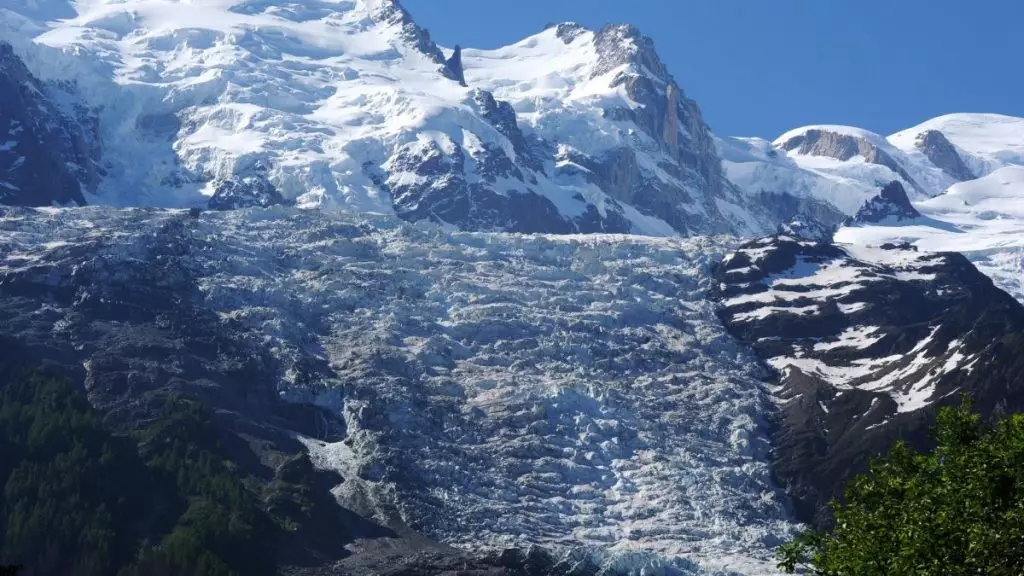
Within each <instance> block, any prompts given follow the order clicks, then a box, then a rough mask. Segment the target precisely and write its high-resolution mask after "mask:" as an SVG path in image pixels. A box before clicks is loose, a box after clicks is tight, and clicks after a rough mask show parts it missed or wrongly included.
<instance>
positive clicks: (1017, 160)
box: [718, 114, 1024, 216]
mask: <svg viewBox="0 0 1024 576" xmlns="http://www.w3.org/2000/svg"><path fill="white" fill-rule="evenodd" d="M718 147H719V149H720V151H721V154H722V159H723V164H724V166H725V170H726V174H727V176H728V178H729V179H730V180H731V181H732V182H733V183H735V184H736V185H737V186H738V187H739V188H740V189H742V190H744V191H746V192H747V193H748V194H758V193H761V192H782V191H787V190H788V191H790V193H792V194H794V195H797V196H800V197H811V198H817V199H820V200H824V201H826V202H829V203H830V204H832V205H833V206H835V207H836V208H838V209H839V210H841V211H843V212H844V213H846V214H847V215H849V216H853V215H855V214H856V213H857V211H858V210H860V208H861V207H862V206H863V205H864V203H865V202H867V201H868V200H870V199H871V198H873V197H874V196H875V194H877V193H878V190H880V189H881V188H883V187H884V186H886V185H887V184H888V183H890V182H893V181H898V182H900V183H901V184H902V185H903V187H904V188H905V189H906V190H907V193H908V196H909V197H910V199H911V200H912V201H921V200H926V199H928V198H931V197H934V196H937V195H939V194H942V193H943V192H945V191H946V190H947V189H949V187H950V186H953V185H954V184H957V183H958V182H965V181H969V180H973V179H976V178H979V177H982V176H985V175H987V174H990V173H991V172H993V171H995V170H997V169H999V168H1002V167H1006V166H1015V165H1024V119H1021V118H1014V117H1011V116H1000V115H998V114H951V115H948V116H942V117H939V118H935V119H933V120H929V121H928V122H925V123H923V124H921V125H919V126H916V127H914V128H910V129H907V130H904V131H901V132H898V133H896V134H893V135H891V136H889V137H883V136H880V135H878V134H875V133H873V132H869V131H867V130H863V129H860V128H854V127H850V126H827V125H823V126H807V127H803V128H798V129H795V130H791V131H789V132H787V133H786V134H783V135H782V136H780V137H779V138H777V139H776V140H775V141H774V142H768V141H766V140H762V139H759V138H718Z"/></svg>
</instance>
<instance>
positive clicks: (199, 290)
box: [0, 207, 795, 574]
mask: <svg viewBox="0 0 1024 576" xmlns="http://www.w3.org/2000/svg"><path fill="white" fill-rule="evenodd" d="M172 222H177V224H175V225H173V226H172V225H170V223H172ZM168 231H173V233H174V234H179V235H184V236H182V237H181V238H177V237H175V238H174V239H170V238H169V239H166V240H165V239H161V235H162V234H168V233H171V232H168ZM0 238H2V243H0V245H2V246H3V251H4V252H3V254H4V257H3V259H2V260H0V266H2V270H0V272H2V273H3V274H4V275H5V276H10V277H11V278H21V277H25V278H43V277H45V278H48V279H49V280H46V282H48V283H49V284H52V285H53V286H54V287H55V288H54V289H57V287H59V286H62V285H63V283H64V282H71V280H70V278H72V277H73V270H72V266H71V264H72V262H81V261H82V259H83V258H85V256H84V255H85V254H87V253H91V252H92V251H96V250H98V251H99V252H96V253H95V255H94V256H90V257H89V258H97V259H99V260H98V261H102V262H104V263H105V264H104V267H103V269H104V270H111V271H116V270H118V269H119V267H118V266H117V265H116V263H117V262H119V261H121V260H132V261H135V260H138V259H139V258H145V255H144V254H142V253H140V252H139V249H138V248H137V247H138V246H143V245H145V246H149V245H154V243H155V245H162V244H164V243H173V244H175V245H180V246H181V250H182V251H181V252H177V253H176V254H177V255H175V256H174V257H173V258H174V259H175V260H177V261H176V262H174V263H168V265H169V264H173V266H174V267H175V269H178V268H180V269H182V270H188V271H189V275H190V277H192V278H194V280H192V281H191V282H194V285H195V287H196V290H195V291H192V290H183V291H179V292H178V293H180V294H185V295H188V294H194V295H195V296H194V297H196V298H199V300H198V303H197V304H196V305H197V306H200V307H202V308H203V309H206V310H209V311H211V312H215V313H216V314H217V315H218V316H219V317H220V318H221V322H222V329H223V330H226V331H230V332H231V333H233V334H236V335H237V337H238V338H242V339H245V340H247V341H249V342H251V343H252V346H253V347H254V349H260V350H266V351H268V353H269V354H270V355H271V356H272V357H273V358H276V363H277V366H278V368H277V369H278V370H279V373H278V375H277V377H278V381H279V390H280V394H281V395H282V396H283V397H284V398H286V399H289V400H291V401H305V402H317V403H319V404H320V405H322V406H325V407H328V408H329V409H330V410H331V411H332V412H333V413H334V414H335V415H336V416H337V417H338V419H339V422H343V424H337V425H335V429H334V430H332V431H330V434H329V435H327V436H323V437H322V438H323V440H326V441H330V442H336V441H338V440H342V439H343V443H340V444H326V443H325V442H324V441H322V440H317V439H315V438H310V439H307V440H306V442H307V445H309V446H310V447H311V449H312V451H313V453H314V455H315V456H316V458H317V459H318V461H320V463H321V465H323V466H327V467H333V468H337V469H339V470H340V471H341V472H342V475H343V477H344V478H345V482H344V483H343V484H342V485H341V486H339V487H338V488H337V489H336V491H335V492H336V493H337V494H338V495H339V496H340V497H341V498H342V501H343V503H344V504H345V505H347V506H348V507H350V508H352V509H354V510H357V511H359V512H361V513H363V514H366V515H368V516H376V517H377V518H378V519H379V520H382V521H385V522H387V523H388V524H389V525H392V526H396V527H409V528H412V529H414V530H417V531H422V532H425V533H427V534H429V535H431V536H434V537H437V538H439V539H441V540H442V541H444V542H447V543H451V544H455V545H458V546H461V547H465V548H468V549H472V550H478V549H481V548H484V549H487V548H499V549H500V548H503V547H506V546H511V545H528V544H531V543H536V544H542V545H547V546H551V547H554V548H563V549H567V550H571V549H581V550H583V551H587V550H589V551H590V555H591V557H593V558H601V559H603V561H605V562H608V563H611V564H615V563H619V564H618V565H631V566H632V565H634V564H635V563H640V564H644V563H650V562H654V564H652V566H653V565H657V563H658V562H660V561H657V560H656V558H657V557H664V558H671V557H681V558H683V559H685V561H686V562H695V563H697V564H699V566H700V567H701V568H700V571H701V572H702V573H707V571H715V570H729V571H734V572H739V573H745V574H770V573H774V572H775V570H774V568H773V561H772V558H771V548H772V547H773V546H774V545H775V544H776V543H777V542H779V541H780V539H783V538H786V537H787V536H788V535H790V534H791V533H792V531H793V530H794V529H795V525H794V524H792V523H791V522H790V521H789V520H788V516H787V513H786V510H785V508H784V504H783V501H782V496H781V494H780V493H779V492H777V490H776V488H775V487H774V486H773V484H772V482H771V479H770V476H769V468H768V462H767V458H768V448H769V447H768V443H767V440H766V434H767V433H766V430H765V428H766V426H765V422H764V420H763V418H764V417H765V415H766V414H768V413H770V411H771V410H772V405H771V403H770V401H769V400H768V399H767V395H766V392H765V390H764V385H763V382H762V381H761V379H762V378H764V377H766V374H764V373H763V372H762V369H761V368H759V367H758V364H757V362H756V359H755V358H754V356H753V355H752V352H751V351H750V350H749V349H748V348H745V347H744V346H742V345H740V344H739V343H737V341H735V340H734V339H733V338H731V337H730V336H728V335H727V334H726V332H725V330H724V328H723V326H722V325H721V323H720V322H719V321H718V319H717V318H716V316H715V314H714V309H713V304H712V303H711V302H709V301H708V300H707V293H708V290H709V288H710V287H711V283H712V280H711V278H710V268H711V267H712V265H713V264H714V263H715V262H716V261H717V260H718V259H719V257H720V256H721V254H722V253H723V252H724V251H725V250H727V249H728V248H729V247H730V246H731V243H730V242H729V241H727V240H721V239H718V240H716V239H708V238H693V239H688V240H683V239H666V238H644V237H630V236H609V235H593V236H545V235H536V236H522V235H509V234H481V233H454V232H448V231H445V230H443V229H440V228H437V227H434V226H432V225H424V224H418V225H412V224H407V223H402V222H401V221H399V220H397V219H395V218H393V217H383V216H382V217H365V216H356V215H343V214H336V213H324V212H320V211H303V210H298V209H294V208H280V207H279V208H272V209H267V210H261V209H251V210H238V211H234V212H225V213H206V214H203V215H201V216H200V217H198V218H193V217H190V216H189V214H188V213H187V212H183V211H154V210H134V209H133V210H127V211H124V210H114V209H111V208H101V207H90V208H83V209H75V210H38V211H30V210H24V209H19V210H8V211H6V212H5V213H3V217H2V218H0ZM98 239H103V241H102V242H99V240H98ZM76 246H77V247H80V248H74V247H76ZM69 254H70V255H74V254H78V255H77V256H75V257H74V260H73V261H72V260H68V258H70V256H69ZM161 258H165V257H164V256H161ZM65 261H66V264H67V268H66V269H65V268H64V264H61V262H65ZM65 277H67V278H68V280H65V279H64V278H65ZM75 278H77V277H75ZM90 278H92V279H91V280H90V282H92V283H94V284H97V286H96V288H89V289H88V290H89V291H90V292H92V291H95V290H98V291H99V293H101V294H102V293H105V292H106V289H105V288H103V286H104V284H103V283H104V282H111V283H112V287H111V293H113V294H116V293H117V289H116V286H117V285H119V284H118V283H125V282H126V283H127V285H131V284H132V283H133V281H132V279H131V278H120V277H118V278H110V279H108V280H105V279H104V277H103V276H100V275H96V276H94V277H90ZM79 280H81V279H80V278H79V279H78V280H75V281H79ZM188 297H190V298H191V297H193V296H188ZM48 314H49V317H53V318H55V319H59V318H60V317H61V316H62V314H72V312H71V311H70V309H69V311H67V312H60V311H59V310H58V309H56V308H55V309H52V310H51V311H50V312H49V313H48ZM215 317H216V316H215ZM581 547H582V548H581ZM652 555H653V556H652ZM684 564H685V563H684Z"/></svg>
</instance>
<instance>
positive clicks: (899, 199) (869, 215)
mask: <svg viewBox="0 0 1024 576" xmlns="http://www.w3.org/2000/svg"><path fill="white" fill-rule="evenodd" d="M920 217H921V213H920V212H918V211H917V209H916V208H914V206H913V204H911V203H910V199H909V198H907V191H906V190H904V189H903V185H902V184H900V183H899V182H897V181H895V180H894V181H892V182H890V183H889V184H887V185H886V186H885V188H882V191H881V192H879V193H878V195H877V196H875V197H874V198H872V199H871V200H868V201H867V202H866V203H865V204H864V207H863V208H861V209H860V210H859V211H858V212H857V215H856V216H854V217H853V220H852V223H853V224H882V223H885V222H900V221H903V220H913V219H915V218H920Z"/></svg>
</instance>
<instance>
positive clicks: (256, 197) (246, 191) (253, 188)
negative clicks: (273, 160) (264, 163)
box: [208, 175, 294, 210]
mask: <svg viewBox="0 0 1024 576" xmlns="http://www.w3.org/2000/svg"><path fill="white" fill-rule="evenodd" d="M293 203H294V202H291V201H289V200H286V199H285V198H284V197H283V196H281V193H280V192H278V191H277V188H275V187H274V185H273V184H271V183H270V181H269V180H268V179H267V177H266V176H264V175H255V176H245V177H237V178H230V179H228V180H225V181H223V182H221V183H220V184H218V185H217V190H216V192H214V194H213V196H212V197H211V198H210V202H209V205H208V206H209V208H210V210H237V209H239V208H254V207H260V208H267V207H269V206H276V205H278V204H293Z"/></svg>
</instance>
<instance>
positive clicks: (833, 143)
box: [781, 128, 926, 193]
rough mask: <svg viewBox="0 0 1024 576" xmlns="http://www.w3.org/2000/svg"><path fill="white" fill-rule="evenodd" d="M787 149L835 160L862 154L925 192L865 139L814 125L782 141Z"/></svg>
mask: <svg viewBox="0 0 1024 576" xmlns="http://www.w3.org/2000/svg"><path fill="white" fill-rule="evenodd" d="M781 146H782V148H783V149H785V150H786V151H796V152H797V153H799V154H804V155H808V156H827V157H829V158H835V159H836V160H843V161H845V160H849V159H850V158H853V157H854V156H863V157H864V161H865V162H869V163H871V164H878V165H880V166H885V167H886V168H888V169H890V170H892V171H893V172H894V173H896V174H898V175H899V177H900V178H903V180H905V181H906V182H908V183H909V184H910V185H911V186H913V187H914V189H915V190H918V191H920V192H922V193H926V190H925V189H924V188H922V187H921V186H920V185H919V184H918V183H917V182H916V181H915V180H914V178H913V177H912V176H911V175H910V174H909V173H908V172H907V171H906V169H905V168H903V166H901V165H900V163H899V162H897V161H896V159H895V158H893V157H892V156H891V155H890V154H889V153H888V152H886V151H885V150H882V149H880V148H879V147H878V146H875V145H874V144H873V143H871V142H870V141H869V140H867V139H866V138H860V137H857V136H851V135H849V134H837V133H835V132H831V131H828V130H820V129H817V128H814V129H811V130H808V131H807V132H805V133H803V134H800V135H798V136H794V137H793V138H790V139H789V140H786V141H785V142H782V143H781Z"/></svg>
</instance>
